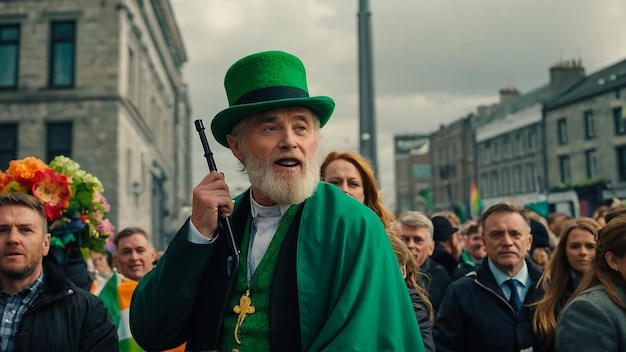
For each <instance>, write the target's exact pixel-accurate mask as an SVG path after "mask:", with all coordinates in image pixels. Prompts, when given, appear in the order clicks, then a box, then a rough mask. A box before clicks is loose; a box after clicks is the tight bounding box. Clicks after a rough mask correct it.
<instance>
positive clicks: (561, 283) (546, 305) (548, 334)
mask: <svg viewBox="0 0 626 352" xmlns="http://www.w3.org/2000/svg"><path fill="white" fill-rule="evenodd" d="M599 230H600V225H598V223H597V222H596V221H595V220H593V219H592V218H586V217H581V218H575V219H570V220H568V221H566V222H565V223H564V224H563V229H562V231H561V236H560V241H559V244H558V246H557V247H556V249H555V250H554V253H553V254H552V256H551V259H550V264H549V265H548V267H547V268H546V271H544V273H543V275H542V276H541V279H540V280H539V285H541V287H542V288H543V290H544V292H545V294H544V296H543V298H542V299H541V300H539V301H538V302H537V303H535V305H536V306H537V308H536V310H535V315H534V317H533V329H534V330H535V331H536V332H538V333H539V334H540V336H541V340H542V342H543V345H544V346H543V347H544V348H543V351H553V350H554V341H555V337H556V326H557V319H558V317H559V314H560V313H561V309H562V308H563V306H564V305H565V303H566V302H567V301H568V300H569V298H570V297H571V295H572V293H574V290H576V287H578V284H579V283H580V280H581V279H582V276H583V274H584V273H585V272H586V271H587V269H589V266H590V263H591V260H592V259H593V257H594V256H595V253H596V239H597V237H598V231H599ZM533 241H534V239H533Z"/></svg>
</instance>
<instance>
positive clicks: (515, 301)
mask: <svg viewBox="0 0 626 352" xmlns="http://www.w3.org/2000/svg"><path fill="white" fill-rule="evenodd" d="M504 283H505V284H506V285H507V286H509V288H510V289H511V295H510V296H509V304H510V305H511V307H513V309H514V310H515V314H517V313H519V310H520V308H522V301H521V300H520V299H519V295H518V294H517V280H516V279H509V280H506V281H505V282H504Z"/></svg>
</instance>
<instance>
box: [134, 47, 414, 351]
mask: <svg viewBox="0 0 626 352" xmlns="http://www.w3.org/2000/svg"><path fill="white" fill-rule="evenodd" d="M224 85H225V88H226V93H227V96H228V101H229V108H227V109H225V110H223V111H222V112H220V113H218V114H217V115H216V116H215V117H214V118H213V121H212V123H211V129H212V132H213V136H214V137H215V139H216V140H217V141H218V142H219V143H220V144H222V145H223V146H225V147H227V148H230V150H231V152H232V154H233V155H234V156H235V157H236V158H237V159H238V160H239V161H240V162H241V164H242V166H243V167H242V168H243V169H245V171H246V173H247V175H248V178H249V180H250V183H251V187H250V188H249V189H248V190H247V191H245V192H244V193H243V194H241V195H239V196H237V197H236V199H235V200H234V201H233V200H232V199H231V197H230V194H229V189H228V185H227V183H226V181H225V179H224V175H223V174H222V173H218V172H215V171H212V172H210V173H209V174H208V175H207V176H206V177H205V178H204V179H203V180H202V181H201V182H200V184H199V185H198V186H196V187H195V188H194V191H193V199H192V214H191V217H190V219H189V220H188V221H187V222H186V223H185V224H184V225H183V227H182V228H181V229H180V231H179V232H178V233H177V234H176V236H175V237H174V239H173V240H172V242H171V243H170V244H169V246H168V249H167V251H165V253H164V254H163V256H162V257H161V259H160V260H159V261H158V263H157V266H156V268H155V269H154V270H153V271H151V272H149V273H148V274H146V275H145V276H144V277H143V279H142V280H141V281H140V282H139V285H138V287H137V289H136V290H135V292H134V294H133V300H132V303H131V312H130V321H131V329H132V332H133V336H134V337H135V339H136V340H137V342H138V343H139V345H141V346H142V347H143V348H145V349H148V350H160V349H164V348H170V347H172V346H176V345H178V344H180V343H182V342H184V341H186V342H187V349H189V350H220V351H232V350H241V351H270V350H271V351H300V350H304V351H318V350H323V349H324V350H329V351H343V350H362V351H384V350H389V351H424V343H423V341H422V338H421V334H420V332H419V327H418V324H417V319H416V318H415V313H414V311H413V309H412V305H411V300H410V298H409V295H407V292H406V285H405V283H404V280H403V279H402V275H401V273H400V270H398V262H397V259H396V257H395V255H394V253H393V250H392V248H391V244H390V242H389V239H388V236H387V235H386V233H385V228H384V226H383V223H382V222H381V221H380V219H379V218H378V216H377V215H376V213H374V211H372V210H371V209H370V208H368V207H367V206H364V205H363V204H362V203H360V202H359V201H357V200H355V199H353V198H351V197H347V196H346V195H345V194H344V193H343V192H342V191H341V190H340V189H339V188H337V187H336V186H334V185H331V184H328V183H325V182H320V174H319V161H318V150H319V145H320V138H321V127H322V126H324V125H325V124H326V122H327V121H328V119H329V118H330V116H331V114H332V111H333V109H334V102H333V100H332V99H331V98H329V97H309V95H308V89H307V87H306V75H305V69H304V65H303V64H302V62H301V61H300V59H298V58H297V57H296V56H294V55H291V54H288V53H285V52H280V51H268V52H261V53H256V54H252V55H250V56H247V57H245V58H242V59H241V60H239V61H237V62H236V63H235V64H233V65H232V66H231V67H230V69H229V70H228V72H227V73H226V78H225V80H224ZM227 216H228V222H229V223H230V224H232V233H229V231H227V230H226V229H228V228H229V226H228V225H224V222H225V221H226V220H224V218H225V217H227ZM220 219H222V220H220ZM220 221H221V222H222V226H220V227H218V222H220ZM231 246H232V247H231ZM238 258H239V259H240V262H239V261H238ZM364 332H365V333H364Z"/></svg>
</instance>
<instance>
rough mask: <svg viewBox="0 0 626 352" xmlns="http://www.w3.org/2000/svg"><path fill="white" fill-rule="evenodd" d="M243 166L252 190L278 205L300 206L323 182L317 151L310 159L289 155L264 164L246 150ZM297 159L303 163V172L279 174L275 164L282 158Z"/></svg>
mask: <svg viewBox="0 0 626 352" xmlns="http://www.w3.org/2000/svg"><path fill="white" fill-rule="evenodd" d="M243 153H244V160H243V163H244V165H245V167H246V170H247V172H248V179H249V180H250V183H251V184H252V186H254V187H256V188H258V189H259V190H261V192H263V193H265V195H266V196H268V197H269V198H271V199H272V200H273V201H275V202H276V203H278V204H299V203H302V202H304V200H306V199H307V198H309V197H310V196H311V195H312V194H313V192H315V188H316V187H317V184H318V183H319V181H320V176H319V175H320V171H319V160H318V154H317V151H316V152H315V153H313V154H311V155H309V157H308V158H304V157H302V154H301V153H297V154H296V153H293V152H289V153H285V154H281V155H276V156H273V157H272V158H271V159H270V160H268V161H266V162H264V161H261V160H258V159H256V158H255V157H254V156H253V155H252V154H251V153H250V152H249V151H248V150H243ZM293 157H296V158H298V160H300V161H301V162H302V169H301V170H300V172H276V171H274V169H273V165H274V162H275V161H276V160H278V159H282V158H293Z"/></svg>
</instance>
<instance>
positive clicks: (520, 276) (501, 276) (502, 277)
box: [488, 258, 528, 287]
mask: <svg viewBox="0 0 626 352" xmlns="http://www.w3.org/2000/svg"><path fill="white" fill-rule="evenodd" d="M488 261H489V262H488V264H489V269H491V273H493V277H494V278H495V279H496V282H497V283H498V286H502V283H503V282H505V281H506V280H508V279H516V280H517V281H519V283H520V284H522V286H524V287H525V286H526V284H527V282H528V281H527V280H528V266H526V260H524V266H522V269H521V270H520V271H519V272H518V273H517V274H515V275H514V276H513V277H511V276H508V275H507V274H505V273H503V272H502V271H501V270H500V269H498V268H497V267H496V266H495V265H494V264H493V262H492V261H491V258H488Z"/></svg>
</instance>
